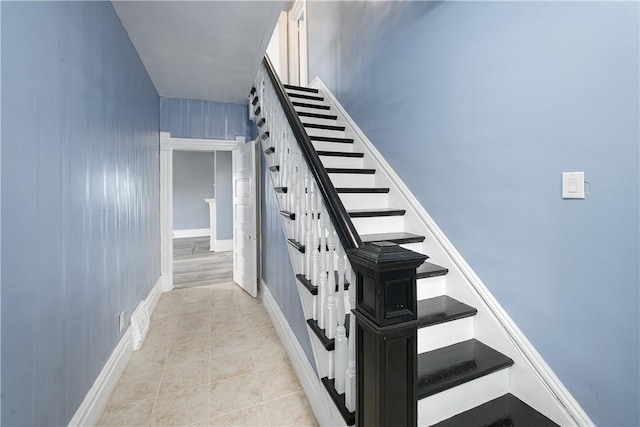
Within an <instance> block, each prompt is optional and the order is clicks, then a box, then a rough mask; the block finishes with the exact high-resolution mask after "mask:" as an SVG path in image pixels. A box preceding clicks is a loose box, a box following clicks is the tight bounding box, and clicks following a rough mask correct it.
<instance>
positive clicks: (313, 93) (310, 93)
mask: <svg viewBox="0 0 640 427" xmlns="http://www.w3.org/2000/svg"><path fill="white" fill-rule="evenodd" d="M284 90H285V92H287V95H289V94H291V93H298V94H300V95H311V96H322V94H321V93H319V92H318V93H316V92H309V91H306V90H300V89H295V88H288V87H287V88H285V89H284Z"/></svg>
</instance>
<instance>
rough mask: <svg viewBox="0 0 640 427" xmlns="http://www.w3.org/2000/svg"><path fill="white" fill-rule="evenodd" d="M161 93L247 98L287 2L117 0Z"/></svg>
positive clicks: (214, 98)
mask: <svg viewBox="0 0 640 427" xmlns="http://www.w3.org/2000/svg"><path fill="white" fill-rule="evenodd" d="M112 4H113V7H114V8H115V10H116V13H117V14H118V16H119V17H120V20H121V21H122V24H123V25H124V28H125V29H126V31H127V33H128V34H129V38H131V41H132V42H133V45H134V46H135V48H136V50H137V51H138V54H139V55H140V58H141V59H142V62H143V64H144V66H145V68H146V69H147V72H148V73H149V76H150V77H151V80H153V83H154V84H155V86H156V89H157V90H158V93H159V94H160V95H161V96H166V97H171V98H192V99H204V100H208V101H217V102H232V103H238V104H242V103H246V102H247V96H248V93H249V90H250V88H251V83H252V82H253V79H254V77H255V75H256V72H257V70H258V65H259V64H260V61H261V60H262V57H263V56H264V53H265V52H266V50H267V45H268V43H269V39H270V38H271V34H272V33H273V29H274V28H275V26H276V22H277V21H278V15H279V13H280V11H281V10H282V8H283V7H284V5H285V3H284V2H276V1H204V2H203V1H112Z"/></svg>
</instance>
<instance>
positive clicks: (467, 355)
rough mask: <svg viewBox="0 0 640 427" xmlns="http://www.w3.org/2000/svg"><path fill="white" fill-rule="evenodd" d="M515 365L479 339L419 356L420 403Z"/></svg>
mask: <svg viewBox="0 0 640 427" xmlns="http://www.w3.org/2000/svg"><path fill="white" fill-rule="evenodd" d="M511 365H513V360H511V359H510V358H508V357H507V356H505V355H504V354H502V353H500V352H498V351H496V350H494V349H492V348H491V347H489V346H487V345H485V344H483V343H481V342H480V341H478V340H476V339H470V340H468V341H463V342H461V343H457V344H453V345H450V346H447V347H443V348H439V349H437V350H433V351H429V352H426V353H421V354H418V399H423V398H425V397H427V396H431V395H434V394H436V393H439V392H441V391H445V390H448V389H450V388H453V387H456V386H459V385H461V384H464V383H466V382H469V381H472V380H475V379H476V378H480V377H483V376H485V375H489V374H491V373H493V372H497V371H499V370H501V369H504V368H508V367H509V366H511Z"/></svg>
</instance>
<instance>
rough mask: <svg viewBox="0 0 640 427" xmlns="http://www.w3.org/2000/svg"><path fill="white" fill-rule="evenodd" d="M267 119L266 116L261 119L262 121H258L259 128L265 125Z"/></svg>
mask: <svg viewBox="0 0 640 427" xmlns="http://www.w3.org/2000/svg"><path fill="white" fill-rule="evenodd" d="M264 122H265V119H264V117H263V118H261V119H260V121H259V122H258V123H256V126H258V127H259V128H261V127H262V125H264Z"/></svg>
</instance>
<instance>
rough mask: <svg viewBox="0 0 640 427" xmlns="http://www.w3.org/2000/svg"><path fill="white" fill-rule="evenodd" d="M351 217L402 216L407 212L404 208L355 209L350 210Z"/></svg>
mask: <svg viewBox="0 0 640 427" xmlns="http://www.w3.org/2000/svg"><path fill="white" fill-rule="evenodd" d="M348 213H349V216H350V217H351V218H370V217H378V216H402V215H404V214H405V213H406V211H405V210H404V209H391V208H385V209H354V210H351V211H349V212H348Z"/></svg>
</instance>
